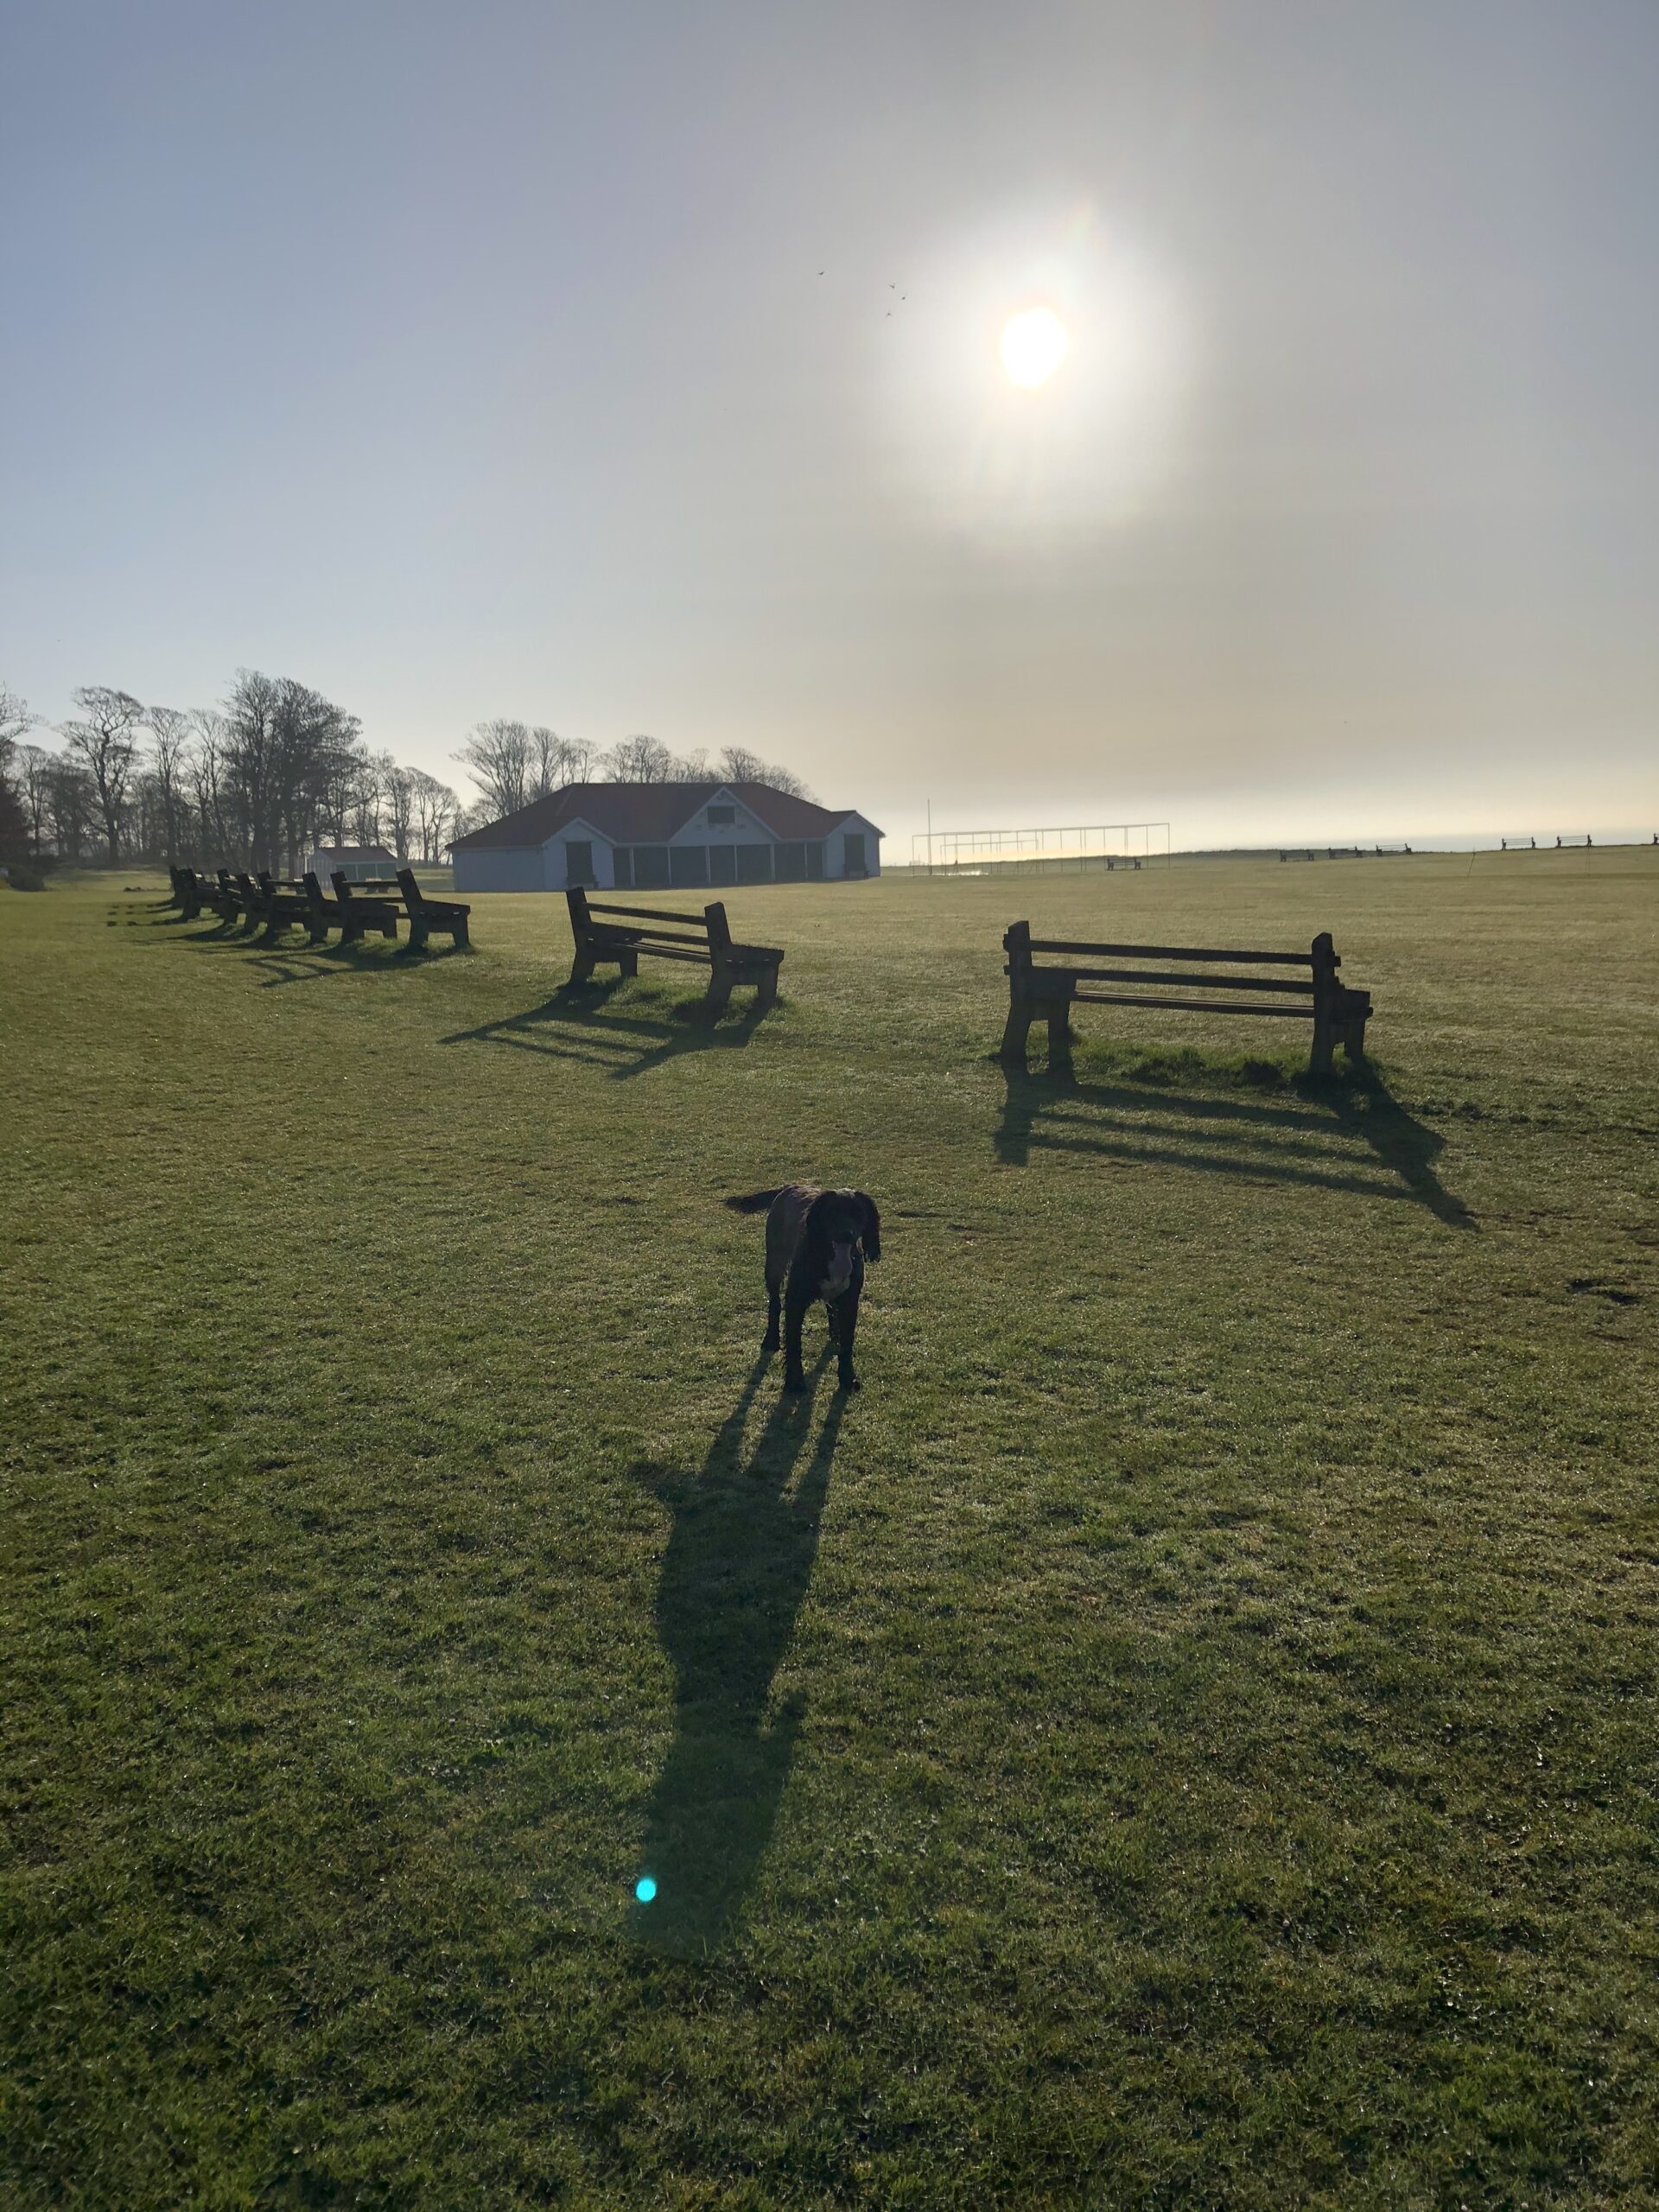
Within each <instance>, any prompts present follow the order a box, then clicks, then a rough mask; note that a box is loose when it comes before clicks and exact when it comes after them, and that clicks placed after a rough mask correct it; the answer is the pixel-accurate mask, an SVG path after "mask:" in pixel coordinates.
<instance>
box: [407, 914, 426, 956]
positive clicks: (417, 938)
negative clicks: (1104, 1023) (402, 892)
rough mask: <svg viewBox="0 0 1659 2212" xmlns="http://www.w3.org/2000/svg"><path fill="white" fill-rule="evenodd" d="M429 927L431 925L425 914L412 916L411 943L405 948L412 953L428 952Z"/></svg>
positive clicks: (410, 920)
mask: <svg viewBox="0 0 1659 2212" xmlns="http://www.w3.org/2000/svg"><path fill="white" fill-rule="evenodd" d="M428 926H429V925H428V923H427V918H426V916H425V915H424V914H411V915H410V918H409V943H408V944H407V946H406V947H405V948H404V949H405V950H407V951H410V952H424V951H425V950H426V935H427V929H428Z"/></svg>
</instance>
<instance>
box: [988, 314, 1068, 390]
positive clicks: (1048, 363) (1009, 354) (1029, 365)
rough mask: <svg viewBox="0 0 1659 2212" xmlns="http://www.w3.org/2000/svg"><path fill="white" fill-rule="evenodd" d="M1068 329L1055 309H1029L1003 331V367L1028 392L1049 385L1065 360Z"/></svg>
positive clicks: (1010, 322) (1007, 324) (1011, 320)
mask: <svg viewBox="0 0 1659 2212" xmlns="http://www.w3.org/2000/svg"><path fill="white" fill-rule="evenodd" d="M1067 347H1068V340H1067V339H1066V334H1065V324H1064V323H1063V322H1062V321H1060V318H1059V317H1058V315H1056V314H1055V312H1054V310H1053V308H1027V310H1026V312H1025V313H1024V314H1023V315H1014V316H1013V317H1012V318H1011V319H1010V320H1009V321H1007V323H1006V324H1005V325H1004V326H1003V330H1002V365H1003V367H1004V368H1005V369H1006V370H1007V372H1008V375H1009V377H1010V378H1012V380H1013V381H1014V383H1015V384H1017V385H1023V386H1024V388H1025V389H1026V390H1027V391H1035V390H1036V389H1037V387H1038V385H1044V384H1046V383H1047V382H1048V380H1049V378H1050V377H1052V375H1053V373H1054V372H1055V370H1056V369H1058V367H1059V365H1060V363H1061V362H1062V361H1063V360H1064V359H1065V356H1066V352H1067Z"/></svg>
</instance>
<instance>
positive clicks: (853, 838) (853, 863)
mask: <svg viewBox="0 0 1659 2212" xmlns="http://www.w3.org/2000/svg"><path fill="white" fill-rule="evenodd" d="M842 843H843V844H844V845H845V846H846V848H847V858H846V861H845V863H844V865H843V870H842V872H843V874H847V875H868V874H869V872H870V867H869V862H868V861H867V860H866V859H865V857H864V832H863V831H862V830H861V829H849V830H848V832H847V834H846V836H844V837H843V838H842Z"/></svg>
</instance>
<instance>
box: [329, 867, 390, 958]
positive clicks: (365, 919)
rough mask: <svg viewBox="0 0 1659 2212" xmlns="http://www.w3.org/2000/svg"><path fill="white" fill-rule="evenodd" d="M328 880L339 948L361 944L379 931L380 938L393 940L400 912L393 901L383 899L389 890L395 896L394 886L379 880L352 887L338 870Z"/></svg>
mask: <svg viewBox="0 0 1659 2212" xmlns="http://www.w3.org/2000/svg"><path fill="white" fill-rule="evenodd" d="M328 880H329V881H330V882H331V883H332V884H333V885H334V898H335V900H336V902H337V904H338V906H339V910H340V943H341V944H361V943H362V941H363V939H364V938H365V937H366V936H367V935H368V933H369V931H371V930H378V931H379V933H380V935H381V936H382V937H389V938H396V936H397V923H398V920H399V918H400V917H401V915H402V913H403V908H402V906H399V905H398V903H397V899H396V898H395V897H393V898H391V899H388V898H387V897H386V896H385V892H386V891H387V889H388V888H390V889H391V891H392V892H393V893H396V891H397V885H396V884H392V885H390V886H387V885H385V884H383V883H381V882H379V881H378V880H376V881H374V882H372V883H353V882H351V881H350V880H348V878H347V877H346V874H345V871H344V870H343V869H341V868H336V869H335V870H334V874H333V875H331V876H330V877H329V879H328ZM323 904H324V905H325V906H326V905H327V900H326V899H325V900H324V901H323Z"/></svg>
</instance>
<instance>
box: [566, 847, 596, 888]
mask: <svg viewBox="0 0 1659 2212" xmlns="http://www.w3.org/2000/svg"><path fill="white" fill-rule="evenodd" d="M564 880H565V881H566V882H567V883H579V884H581V885H582V888H583V889H584V890H586V891H594V890H597V889H598V887H599V879H598V877H597V876H596V875H595V874H594V848H593V844H592V842H591V841H589V840H588V839H584V838H581V837H569V838H567V839H566V840H565V847H564Z"/></svg>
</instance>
